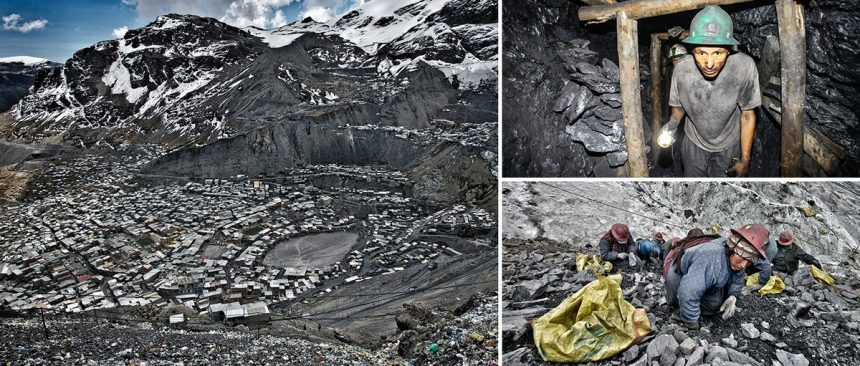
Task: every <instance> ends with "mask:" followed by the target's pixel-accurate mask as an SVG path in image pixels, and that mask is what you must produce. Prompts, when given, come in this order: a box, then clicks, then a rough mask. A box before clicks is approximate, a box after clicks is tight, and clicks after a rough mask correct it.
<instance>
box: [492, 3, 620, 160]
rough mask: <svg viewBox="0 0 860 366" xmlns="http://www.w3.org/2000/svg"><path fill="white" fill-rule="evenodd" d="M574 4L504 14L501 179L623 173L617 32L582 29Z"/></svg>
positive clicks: (512, 8) (528, 6)
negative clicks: (593, 31)
mask: <svg viewBox="0 0 860 366" xmlns="http://www.w3.org/2000/svg"><path fill="white" fill-rule="evenodd" d="M578 6H579V5H578V4H576V3H575V2H572V1H567V0H525V1H520V2H516V3H511V4H505V6H504V8H503V15H502V16H503V33H504V37H503V41H504V44H503V48H504V54H503V55H502V57H503V62H504V65H505V67H504V68H503V70H504V75H503V76H504V78H503V90H504V100H503V104H502V108H503V127H502V129H503V132H502V133H503V136H502V140H503V145H502V146H503V151H502V153H503V159H504V163H503V174H504V175H505V176H511V177H517V176H546V177H553V176H592V175H596V176H619V175H622V176H623V175H626V173H624V172H623V171H622V170H621V169H618V168H619V167H621V166H622V165H623V164H624V162H625V161H626V159H627V153H626V148H625V145H624V144H625V142H624V134H623V130H622V129H620V113H621V112H620V111H621V109H620V106H621V104H620V100H619V96H618V72H617V69H618V67H617V54H616V49H615V38H614V33H612V32H614V28H612V32H606V33H591V32H589V31H586V30H584V29H583V28H582V26H581V25H580V24H579V20H578V18H577V15H576V12H577V9H578Z"/></svg>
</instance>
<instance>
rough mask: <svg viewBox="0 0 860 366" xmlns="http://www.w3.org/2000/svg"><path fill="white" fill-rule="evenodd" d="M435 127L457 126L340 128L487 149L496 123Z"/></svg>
mask: <svg viewBox="0 0 860 366" xmlns="http://www.w3.org/2000/svg"><path fill="white" fill-rule="evenodd" d="M430 123H431V124H433V125H436V126H442V127H453V126H458V128H457V129H456V130H450V129H420V130H419V129H410V128H406V127H403V126H380V125H372V124H371V125H360V126H343V127H342V128H351V129H355V130H367V131H375V130H381V131H387V132H392V133H394V135H395V136H397V137H399V138H402V139H413V140H414V139H421V140H422V141H447V142H454V143H457V144H460V145H463V146H474V147H480V148H486V147H487V141H488V140H490V138H492V136H493V134H494V133H496V126H497V123H496V122H485V123H454V122H453V121H448V120H443V119H437V120H433V121H431V122H430Z"/></svg>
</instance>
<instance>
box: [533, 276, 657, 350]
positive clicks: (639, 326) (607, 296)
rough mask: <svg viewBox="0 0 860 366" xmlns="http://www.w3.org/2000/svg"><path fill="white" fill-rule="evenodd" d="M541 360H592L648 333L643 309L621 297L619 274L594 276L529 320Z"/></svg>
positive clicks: (648, 323) (648, 329)
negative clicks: (590, 280)
mask: <svg viewBox="0 0 860 366" xmlns="http://www.w3.org/2000/svg"><path fill="white" fill-rule="evenodd" d="M532 332H533V334H534V342H535V346H536V347H537V349H538V353H540V355H541V357H542V358H543V360H544V361H549V362H592V361H599V360H605V359H607V358H610V357H612V356H615V355H616V354H618V353H621V352H622V351H624V350H625V349H627V348H628V347H630V346H631V345H632V344H634V343H636V342H638V341H639V340H640V339H642V337H644V336H645V335H647V334H648V333H649V332H651V322H650V321H649V320H648V315H647V314H646V313H645V309H636V308H634V307H633V305H631V304H630V303H629V302H627V301H625V300H624V295H623V294H622V292H621V275H613V276H609V277H603V276H598V278H597V279H596V280H594V281H592V282H591V283H589V284H588V285H586V286H585V287H583V288H582V289H581V290H579V291H578V292H577V293H575V294H573V295H572V296H570V297H568V298H567V299H565V300H564V301H563V302H562V303H561V304H559V305H558V306H557V307H556V308H555V309H552V310H550V311H549V312H548V313H546V314H544V315H543V316H541V317H540V318H537V319H535V320H533V321H532Z"/></svg>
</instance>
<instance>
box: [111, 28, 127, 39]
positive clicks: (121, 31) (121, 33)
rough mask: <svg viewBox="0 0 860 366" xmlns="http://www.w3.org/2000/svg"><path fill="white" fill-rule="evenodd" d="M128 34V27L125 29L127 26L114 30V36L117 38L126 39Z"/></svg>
mask: <svg viewBox="0 0 860 366" xmlns="http://www.w3.org/2000/svg"><path fill="white" fill-rule="evenodd" d="M126 32H128V27H125V26H123V27H119V28H117V29H114V30H113V36H114V37H116V38H122V37H125V33H126Z"/></svg>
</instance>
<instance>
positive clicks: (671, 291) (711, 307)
mask: <svg viewBox="0 0 860 366" xmlns="http://www.w3.org/2000/svg"><path fill="white" fill-rule="evenodd" d="M681 278H683V276H681V275H680V274H678V273H676V272H675V266H672V267H670V268H669V273H667V274H666V276H664V280H665V281H666V286H665V288H666V302H667V303H668V304H669V306H671V307H676V308H677V307H680V306H681V304H679V303H678V288H679V287H680V286H681ZM727 297H728V296H726V291H724V288H721V287H713V288H710V289H708V291H705V294H704V295H702V298H701V299H700V303H699V308H700V309H701V314H702V316H712V315H715V314H718V313H719V312H720V306H722V305H723V301H725V300H726V298H727Z"/></svg>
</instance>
